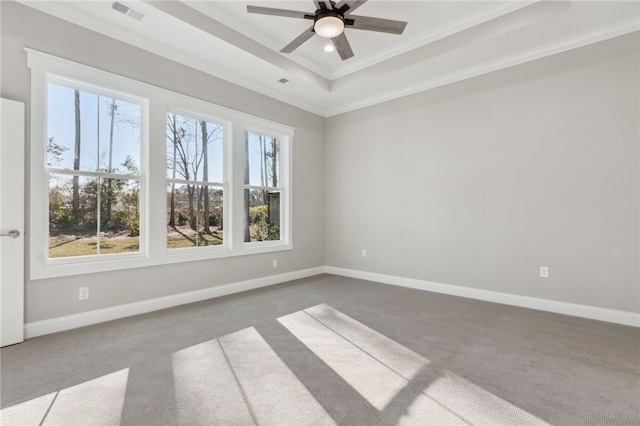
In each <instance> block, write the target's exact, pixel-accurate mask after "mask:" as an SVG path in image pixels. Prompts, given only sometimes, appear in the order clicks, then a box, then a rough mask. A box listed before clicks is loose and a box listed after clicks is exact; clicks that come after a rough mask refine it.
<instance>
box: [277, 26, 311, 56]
mask: <svg viewBox="0 0 640 426" xmlns="http://www.w3.org/2000/svg"><path fill="white" fill-rule="evenodd" d="M314 35H315V32H314V31H313V25H312V26H311V27H309V28H308V29H307V30H306V31H305V32H303V33H302V34H300V35H299V36H298V37H296V39H295V40H293V41H292V42H291V43H289V44H287V45H286V46H285V47H283V48H282V50H281V51H280V52H282V53H291V52H293V51H294V50H296V49H297V48H298V47H300V46H301V45H302V43H304V42H305V41H307V40H309V39H310V38H311V37H313V36H314Z"/></svg>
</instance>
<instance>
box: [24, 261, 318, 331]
mask: <svg viewBox="0 0 640 426" xmlns="http://www.w3.org/2000/svg"><path fill="white" fill-rule="evenodd" d="M322 273H324V267H322V266H320V267H317V268H310V269H303V270H301V271H294V272H288V273H284V274H279V275H270V276H268V277H263V278H256V279H253V280H247V281H240V282H237V283H231V284H225V285H220V286H217V287H210V288H206V289H203V290H196V291H190V292H187V293H180V294H174V295H171V296H165V297H159V298H156V299H150V300H144V301H141V302H135V303H128V304H126V305H120V306H113V307H110V308H105V309H97V310H95V311H90V312H83V313H81V314H74V315H67V316H64V317H58V318H52V319H48V320H43V321H35V322H31V323H28V324H25V326H24V336H25V339H30V338H32V337H37V336H42V335H45V334H51V333H57V332H59V331H65V330H71V329H73V328H78V327H84V326H86V325H92V324H97V323H101V322H105V321H111V320H115V319H120V318H125V317H129V316H133V315H139V314H144V313H147V312H152V311H157V310H160V309H165V308H171V307H173V306H178V305H184V304H186V303H192V302H199V301H201V300H206V299H212V298H214V297H220V296H226V295H228V294H233V293H239V292H241V291H246V290H253V289H256V288H260V287H266V286H270V285H274V284H279V283H283V282H287V281H291V280H297V279H300V278H307V277H311V276H314V275H319V274H322Z"/></svg>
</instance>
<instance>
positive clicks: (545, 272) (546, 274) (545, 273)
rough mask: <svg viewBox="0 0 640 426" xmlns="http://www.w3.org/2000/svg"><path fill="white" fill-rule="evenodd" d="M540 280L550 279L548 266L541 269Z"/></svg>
mask: <svg viewBox="0 0 640 426" xmlns="http://www.w3.org/2000/svg"><path fill="white" fill-rule="evenodd" d="M540 278H549V268H548V267H547V266H541V267H540Z"/></svg>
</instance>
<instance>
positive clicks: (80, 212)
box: [49, 174, 98, 258]
mask: <svg viewBox="0 0 640 426" xmlns="http://www.w3.org/2000/svg"><path fill="white" fill-rule="evenodd" d="M96 189H97V180H96V179H93V178H86V177H81V176H67V175H55V174H52V175H51V176H50V177H49V257H50V258H54V257H72V256H87V255H94V254H96V253H97V244H96V243H97V240H96V236H97V231H98V224H97V215H96V213H97V201H98V197H97V190H96Z"/></svg>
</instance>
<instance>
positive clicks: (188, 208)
mask: <svg viewBox="0 0 640 426" xmlns="http://www.w3.org/2000/svg"><path fill="white" fill-rule="evenodd" d="M223 242H224V230H223V191H222V188H219V187H215V186H205V185H184V184H174V183H169V184H168V185H167V247H168V248H170V249H174V248H185V247H202V246H216V245H220V244H222V243H223Z"/></svg>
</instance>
